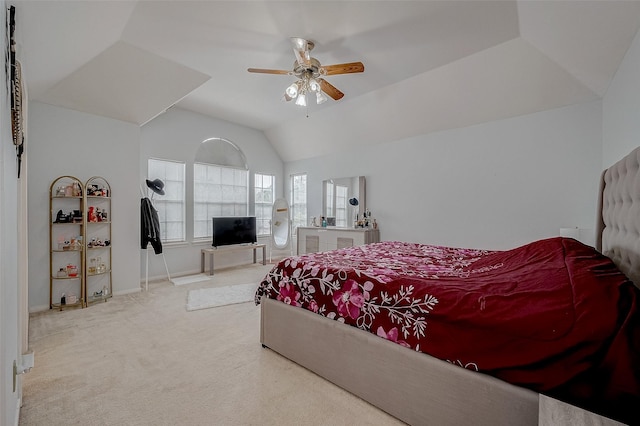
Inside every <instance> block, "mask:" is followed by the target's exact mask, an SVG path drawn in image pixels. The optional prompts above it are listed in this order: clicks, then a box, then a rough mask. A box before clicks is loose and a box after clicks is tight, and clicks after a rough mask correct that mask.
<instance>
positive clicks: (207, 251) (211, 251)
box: [200, 244, 267, 275]
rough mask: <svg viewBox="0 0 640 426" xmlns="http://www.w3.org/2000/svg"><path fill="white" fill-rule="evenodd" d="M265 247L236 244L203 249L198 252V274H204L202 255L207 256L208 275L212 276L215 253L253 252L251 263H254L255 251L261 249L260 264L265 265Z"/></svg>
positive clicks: (262, 245) (263, 245)
mask: <svg viewBox="0 0 640 426" xmlns="http://www.w3.org/2000/svg"><path fill="white" fill-rule="evenodd" d="M266 247H267V245H266V244H238V245H231V246H222V247H213V248H203V249H202V250H201V251H200V272H202V273H204V260H205V259H204V255H205V254H208V255H209V275H213V257H214V255H215V254H216V253H229V252H232V251H238V250H253V263H256V250H257V249H259V248H261V249H262V264H263V265H266V264H267V248H266Z"/></svg>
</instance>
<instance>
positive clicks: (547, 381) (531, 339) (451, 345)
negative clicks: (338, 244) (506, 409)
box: [256, 238, 640, 411]
mask: <svg viewBox="0 0 640 426" xmlns="http://www.w3.org/2000/svg"><path fill="white" fill-rule="evenodd" d="M263 295H264V296H266V297H269V298H272V299H275V300H279V301H281V302H283V303H286V304H289V305H292V306H297V307H299V308H301V309H306V310H309V311H312V312H314V313H317V314H319V315H322V316H324V317H326V318H329V319H331V320H335V321H339V322H343V323H345V324H348V325H351V326H354V327H357V328H359V329H362V330H365V331H367V332H370V333H373V334H375V335H377V336H379V337H380V338H383V339H387V340H390V341H392V342H394V343H396V344H398V345H401V346H404V347H406V348H408V349H410V350H413V351H417V352H424V353H428V354H430V355H432V356H434V357H436V358H439V359H441V360H445V361H447V362H449V363H451V364H453V365H457V366H459V367H462V368H466V369H470V370H474V371H480V372H483V373H487V374H490V375H492V376H495V377H497V378H499V379H502V380H504V381H507V382H509V383H512V384H515V385H518V386H523V387H526V388H529V389H531V390H534V391H537V392H544V393H546V394H548V395H552V396H556V397H559V398H561V399H564V400H569V401H570V402H572V403H574V404H577V405H581V406H585V407H589V408H592V409H598V410H599V411H609V409H613V408H612V407H614V406H616V407H617V406H622V405H624V406H626V407H630V406H633V405H630V403H632V404H637V403H638V402H640V397H639V395H640V377H639V374H638V371H637V367H636V366H638V365H640V363H639V361H640V360H639V359H638V356H639V353H640V351H638V347H637V345H638V342H640V335H639V332H640V331H639V330H640V325H639V323H640V321H639V318H640V316H639V313H638V306H637V305H638V297H639V295H638V289H637V288H635V287H634V286H633V284H632V283H631V282H630V281H629V280H628V279H627V278H626V277H625V275H624V274H622V273H621V272H620V271H619V270H618V269H617V268H616V267H615V265H614V264H613V263H612V262H611V261H610V260H609V259H608V258H607V257H605V256H602V255H601V254H599V253H598V252H597V251H596V250H594V249H593V248H591V247H588V246H586V245H583V244H581V243H580V242H578V241H576V240H573V239H570V238H551V239H545V240H540V241H536V242H533V243H530V244H527V245H524V246H521V247H518V248H515V249H512V250H507V251H489V250H475V249H464V248H450V247H441V246H433V245H424V244H415V243H406V242H381V243H376V244H369V245H365V246H358V247H350V248H345V249H340V250H335V251H330V252H322V253H314V254H307V255H302V256H294V257H290V258H287V259H284V260H282V261H281V262H279V263H278V265H276V266H275V267H274V268H273V269H272V270H271V271H270V272H269V273H268V274H267V275H266V276H265V278H264V280H263V281H262V282H261V283H260V285H259V287H258V290H257V292H256V303H259V302H260V298H261V297H262V296H263ZM283 332H286V330H283Z"/></svg>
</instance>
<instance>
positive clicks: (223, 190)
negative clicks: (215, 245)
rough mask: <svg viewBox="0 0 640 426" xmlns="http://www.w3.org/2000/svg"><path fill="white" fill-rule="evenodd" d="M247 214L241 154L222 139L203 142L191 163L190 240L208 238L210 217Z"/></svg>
mask: <svg viewBox="0 0 640 426" xmlns="http://www.w3.org/2000/svg"><path fill="white" fill-rule="evenodd" d="M248 213H249V168H248V167H247V160H246V158H245V156H244V153H243V152H242V150H241V149H240V148H238V146H236V145H235V144H234V143H233V142H231V141H228V140H226V139H222V138H210V139H206V140H204V141H203V142H202V143H201V144H200V146H199V147H198V150H197V151H196V156H195V160H194V164H193V237H194V238H208V237H211V236H212V228H211V218H212V217H214V216H246V215H247V214H248Z"/></svg>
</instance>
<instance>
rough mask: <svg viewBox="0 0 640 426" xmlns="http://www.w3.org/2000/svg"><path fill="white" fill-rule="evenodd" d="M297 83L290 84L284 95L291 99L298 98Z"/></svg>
mask: <svg viewBox="0 0 640 426" xmlns="http://www.w3.org/2000/svg"><path fill="white" fill-rule="evenodd" d="M298 89H299V87H298V83H297V82H296V83H292V84H291V86H289V87H287V89H286V90H285V92H284V93H285V95H286V96H288V97H290V98H291V99H293V98H295V97H296V96H298Z"/></svg>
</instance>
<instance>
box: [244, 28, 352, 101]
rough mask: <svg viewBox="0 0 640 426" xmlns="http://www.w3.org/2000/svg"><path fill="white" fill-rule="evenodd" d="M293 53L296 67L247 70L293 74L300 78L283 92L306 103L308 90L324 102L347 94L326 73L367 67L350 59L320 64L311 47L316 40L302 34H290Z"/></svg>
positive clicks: (288, 97) (330, 73) (338, 72)
mask: <svg viewBox="0 0 640 426" xmlns="http://www.w3.org/2000/svg"><path fill="white" fill-rule="evenodd" d="M291 44H292V45H293V53H294V54H295V57H296V60H295V62H294V63H293V70H291V71H286V70H270V69H262V68H249V69H247V71H249V72H255V73H262V74H284V75H293V76H296V77H297V78H298V80H297V81H295V82H294V83H293V84H291V85H290V86H289V87H287V89H286V90H285V92H284V100H286V101H291V100H292V99H295V100H296V101H295V103H296V105H300V106H306V105H307V96H306V95H307V94H310V95H312V94H315V95H316V102H317V103H318V104H321V103H323V102H325V101H326V100H327V97H326V96H325V94H326V95H329V96H330V97H331V98H333V99H334V100H336V101H337V100H340V99H342V97H343V96H344V93H342V92H341V91H340V90H338V89H337V88H336V87H335V86H334V85H332V84H331V83H329V82H328V81H327V80H325V79H324V78H323V77H324V76H327V75H336V74H351V73H358V72H363V71H364V65H363V64H362V62H349V63H345V64H335V65H321V64H320V61H318V60H317V59H316V58H312V57H311V50H313V47H314V46H315V44H314V43H313V42H312V41H309V40H305V39H303V38H300V37H291Z"/></svg>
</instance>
